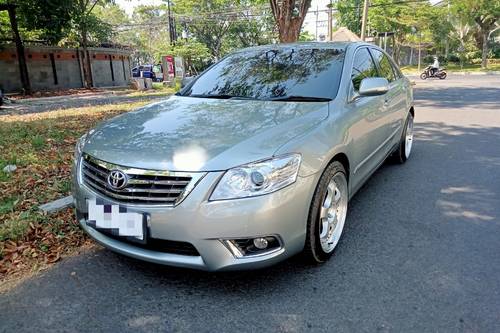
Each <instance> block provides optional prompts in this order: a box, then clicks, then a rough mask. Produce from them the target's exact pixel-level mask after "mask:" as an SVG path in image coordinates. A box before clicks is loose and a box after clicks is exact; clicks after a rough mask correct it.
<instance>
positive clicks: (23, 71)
mask: <svg viewBox="0 0 500 333" xmlns="http://www.w3.org/2000/svg"><path fill="white" fill-rule="evenodd" d="M7 10H8V12H9V19H10V25H11V28H12V34H13V37H14V41H15V43H16V51H17V62H18V63H19V74H20V75H21V83H22V85H23V91H24V94H28V95H29V94H31V84H30V79H29V75H28V66H27V65H26V56H25V54H24V45H23V41H22V40H21V36H20V35H19V30H18V26H17V18H16V10H15V6H14V5H9V7H7Z"/></svg>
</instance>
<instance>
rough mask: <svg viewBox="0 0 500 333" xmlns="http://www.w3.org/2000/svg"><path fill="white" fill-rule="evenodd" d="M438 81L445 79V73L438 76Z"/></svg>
mask: <svg viewBox="0 0 500 333" xmlns="http://www.w3.org/2000/svg"><path fill="white" fill-rule="evenodd" d="M439 79H440V80H444V79H446V73H445V72H442V73H441V74H439Z"/></svg>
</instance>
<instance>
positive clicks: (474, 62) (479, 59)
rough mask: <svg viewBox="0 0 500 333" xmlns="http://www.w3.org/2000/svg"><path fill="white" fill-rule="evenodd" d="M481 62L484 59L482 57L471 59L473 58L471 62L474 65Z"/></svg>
mask: <svg viewBox="0 0 500 333" xmlns="http://www.w3.org/2000/svg"><path fill="white" fill-rule="evenodd" d="M481 62H482V59H481V58H474V59H471V60H470V63H471V64H472V65H480V64H481Z"/></svg>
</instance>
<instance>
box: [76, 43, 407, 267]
mask: <svg viewBox="0 0 500 333" xmlns="http://www.w3.org/2000/svg"><path fill="white" fill-rule="evenodd" d="M413 118H414V108H413V92H412V87H411V84H410V81H409V80H408V79H407V78H406V77H405V76H403V74H401V71H400V70H399V68H398V67H397V66H396V65H395V63H394V61H393V60H392V59H391V58H390V57H389V56H388V55H387V54H386V53H385V52H384V51H382V50H381V49H380V48H378V47H377V46H374V45H372V44H366V43H303V44H302V43H297V44H282V45H267V46H259V47H254V48H248V49H244V50H241V51H238V52H235V53H233V54H231V55H229V56H227V57H225V58H223V59H222V60H221V61H219V62H218V63H216V64H215V65H213V66H212V67H211V68H209V69H208V70H207V71H205V72H204V73H202V74H201V75H199V76H198V77H196V78H195V79H194V80H192V81H191V82H189V83H188V84H187V85H186V86H185V87H184V88H183V89H182V90H181V91H180V92H179V93H177V94H176V95H175V96H172V97H171V98H169V99H167V100H165V101H163V102H159V103H155V104H151V105H149V106H146V107H144V108H142V109H140V110H137V111H135V112H130V113H126V114H122V115H120V116H118V117H116V118H114V119H112V120H109V121H107V122H105V123H103V124H101V125H100V126H98V127H97V128H95V129H93V130H91V131H90V132H88V133H87V134H86V135H84V136H83V137H82V138H80V139H79V140H78V143H77V145H76V149H75V152H76V153H75V165H74V177H73V196H74V198H75V206H76V215H77V219H78V221H79V222H80V224H81V226H82V227H83V229H84V230H86V231H87V232H88V234H89V235H90V236H91V237H92V238H94V239H95V240H96V241H98V242H99V243H101V244H103V245H104V246H106V247H108V248H110V249H112V250H114V251H117V252H119V253H122V254H125V255H129V256H132V257H135V258H139V259H142V260H147V261H152V262H156V263H161V264H167V265H174V266H182V267H190V268H196V269H204V270H229V269H249V268H259V267H263V266H267V265H271V264H274V263H276V262H278V261H281V260H283V259H285V258H288V257H290V256H292V255H294V254H297V253H299V252H302V253H303V255H304V256H305V258H307V259H308V260H310V261H312V262H315V263H321V262H324V261H326V260H327V259H329V258H330V256H331V255H332V253H333V251H334V249H335V248H336V246H337V244H338V242H339V239H340V236H341V235H342V231H343V229H344V223H345V221H346V216H347V204H348V201H349V199H350V198H351V197H352V196H353V195H354V194H355V193H356V191H357V190H358V189H359V188H361V186H362V185H363V183H364V182H365V181H366V180H367V179H368V178H369V177H370V175H371V174H372V173H373V172H374V171H375V170H376V169H377V168H378V167H379V166H380V165H381V164H382V163H383V162H384V161H385V160H386V158H387V157H389V156H392V157H393V159H394V160H395V161H397V162H399V163H404V162H405V161H406V160H407V159H408V158H409V156H410V153H411V149H412V144H413ZM381 195H383V193H382V194H381ZM401 200H405V199H404V198H401Z"/></svg>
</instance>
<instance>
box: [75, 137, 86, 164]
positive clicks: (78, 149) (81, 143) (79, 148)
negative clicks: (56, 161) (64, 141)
mask: <svg viewBox="0 0 500 333" xmlns="http://www.w3.org/2000/svg"><path fill="white" fill-rule="evenodd" d="M87 134H88V133H85V134H84V135H82V137H81V138H80V139H78V141H76V146H75V161H76V160H77V159H78V158H79V157H80V155H81V154H82V151H83V146H84V145H85V141H86V140H87Z"/></svg>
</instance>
